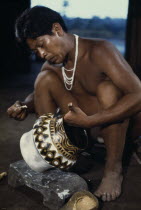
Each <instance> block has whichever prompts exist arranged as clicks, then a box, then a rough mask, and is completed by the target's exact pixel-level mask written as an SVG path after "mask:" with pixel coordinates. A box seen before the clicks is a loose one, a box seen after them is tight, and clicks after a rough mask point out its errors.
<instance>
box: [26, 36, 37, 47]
mask: <svg viewBox="0 0 141 210" xmlns="http://www.w3.org/2000/svg"><path fill="white" fill-rule="evenodd" d="M26 42H27V44H28V46H29V47H32V48H35V47H36V44H37V40H36V39H31V38H28V39H27V40H26Z"/></svg>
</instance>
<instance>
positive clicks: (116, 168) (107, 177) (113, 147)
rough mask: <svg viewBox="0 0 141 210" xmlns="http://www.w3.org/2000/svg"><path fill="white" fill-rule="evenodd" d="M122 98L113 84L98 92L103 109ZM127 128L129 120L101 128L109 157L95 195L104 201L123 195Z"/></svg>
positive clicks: (107, 84) (106, 85)
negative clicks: (123, 157)
mask: <svg viewBox="0 0 141 210" xmlns="http://www.w3.org/2000/svg"><path fill="white" fill-rule="evenodd" d="M120 97H121V93H120V91H119V90H118V89H117V88H116V87H115V86H114V85H113V84H112V83H111V82H104V83H103V84H102V85H101V87H100V90H99V92H98V99H99V101H100V104H101V108H102V109H108V108H109V107H111V106H113V105H114V104H116V103H117V102H118V100H119V99H120ZM127 128H128V120H125V121H124V122H119V123H117V124H112V125H109V126H105V127H103V128H101V136H102V137H103V139H104V143H105V146H106V151H107V156H106V164H105V169H104V175H103V179H102V181H101V184H100V186H99V187H98V189H97V190H96V192H95V195H97V196H98V197H101V198H102V200H103V201H110V200H114V199H115V198H116V197H118V196H119V195H120V193H121V183H122V174H121V173H122V154H123V149H124V144H125V137H126V132H127Z"/></svg>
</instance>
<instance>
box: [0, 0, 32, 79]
mask: <svg viewBox="0 0 141 210" xmlns="http://www.w3.org/2000/svg"><path fill="white" fill-rule="evenodd" d="M29 7H30V0H5V1H1V3H0V42H1V43H0V49H1V55H0V75H7V73H8V75H9V76H10V75H11V74H14V73H15V72H28V71H29V70H30V63H29V59H28V57H27V56H26V55H25V54H24V52H22V51H21V50H19V48H18V47H17V44H16V40H15V34H14V31H15V29H14V25H15V20H16V18H17V17H18V16H19V15H20V14H21V13H22V12H23V11H24V10H25V9H26V8H29Z"/></svg>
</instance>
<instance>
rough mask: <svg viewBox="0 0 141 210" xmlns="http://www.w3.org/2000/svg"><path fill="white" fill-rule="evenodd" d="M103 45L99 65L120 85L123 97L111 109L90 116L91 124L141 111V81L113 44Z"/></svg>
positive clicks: (116, 84)
mask: <svg viewBox="0 0 141 210" xmlns="http://www.w3.org/2000/svg"><path fill="white" fill-rule="evenodd" d="M105 45H106V46H103V50H102V54H101V59H102V62H100V60H97V61H98V62H99V63H98V65H99V66H100V68H101V69H102V70H103V72H104V73H105V74H106V75H107V76H108V77H109V79H110V80H111V81H112V82H113V84H114V85H115V86H116V87H118V88H119V89H120V90H121V91H122V93H123V97H122V98H121V99H120V100H119V101H118V102H117V103H116V104H115V105H114V106H112V107H110V108H109V109H106V110H103V111H101V112H99V113H97V114H95V115H93V116H90V117H89V123H90V125H96V126H97V125H101V124H104V123H112V122H115V121H118V120H122V119H125V118H128V117H130V116H132V115H133V114H135V113H137V112H139V111H141V82H140V80H139V79H138V77H137V76H136V75H135V74H134V72H133V71H132V69H131V67H130V66H129V65H128V63H127V62H126V61H125V59H124V58H123V57H122V55H121V54H120V53H119V52H118V51H117V50H116V49H115V47H113V46H112V45H111V44H109V43H106V44H105Z"/></svg>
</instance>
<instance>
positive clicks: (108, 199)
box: [107, 193, 111, 201]
mask: <svg viewBox="0 0 141 210" xmlns="http://www.w3.org/2000/svg"><path fill="white" fill-rule="evenodd" d="M107 201H111V194H110V193H107Z"/></svg>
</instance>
